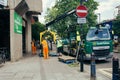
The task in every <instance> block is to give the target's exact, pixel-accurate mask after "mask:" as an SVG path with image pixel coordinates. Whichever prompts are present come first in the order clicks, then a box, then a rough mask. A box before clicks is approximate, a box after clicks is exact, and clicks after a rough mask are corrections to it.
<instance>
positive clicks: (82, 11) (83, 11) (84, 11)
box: [77, 10, 87, 13]
mask: <svg viewBox="0 0 120 80" xmlns="http://www.w3.org/2000/svg"><path fill="white" fill-rule="evenodd" d="M77 12H81V13H87V11H86V10H77Z"/></svg>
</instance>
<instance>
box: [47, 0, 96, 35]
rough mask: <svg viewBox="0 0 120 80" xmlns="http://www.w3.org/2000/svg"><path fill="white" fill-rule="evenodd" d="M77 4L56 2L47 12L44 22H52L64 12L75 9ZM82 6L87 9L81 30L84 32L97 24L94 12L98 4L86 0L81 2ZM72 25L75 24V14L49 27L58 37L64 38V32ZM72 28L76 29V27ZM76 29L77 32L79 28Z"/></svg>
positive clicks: (73, 0) (66, 0) (77, 0)
mask: <svg viewBox="0 0 120 80" xmlns="http://www.w3.org/2000/svg"><path fill="white" fill-rule="evenodd" d="M79 4H80V0H56V4H55V6H53V7H52V8H51V9H48V11H47V16H46V17H45V19H46V22H49V21H51V20H54V19H55V18H56V17H58V16H60V15H62V14H64V13H65V12H68V11H70V10H73V9H76V7H77V6H78V5H79ZM83 4H84V5H86V6H87V8H88V15H87V24H84V25H83V28H84V29H83V30H84V31H85V32H86V31H87V29H88V28H89V26H95V25H96V23H97V20H96V19H97V15H95V13H94V11H95V10H96V9H97V6H98V3H97V2H95V1H94V0H88V1H87V2H83ZM73 24H77V16H76V14H75V13H74V14H73V15H70V16H68V17H66V18H64V19H62V20H60V21H59V22H57V23H54V24H52V25H51V26H50V27H51V29H54V30H56V31H57V33H58V34H59V35H61V36H64V31H65V30H66V29H67V27H68V26H69V25H73ZM74 26H75V27H77V25H74ZM77 29H78V30H79V29H80V27H79V28H77Z"/></svg>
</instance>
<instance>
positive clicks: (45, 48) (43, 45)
mask: <svg viewBox="0 0 120 80" xmlns="http://www.w3.org/2000/svg"><path fill="white" fill-rule="evenodd" d="M42 47H43V56H44V59H48V58H49V53H48V52H49V50H48V43H47V41H46V39H45V38H43V40H42Z"/></svg>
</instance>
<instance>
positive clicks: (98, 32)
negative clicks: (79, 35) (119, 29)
mask: <svg viewBox="0 0 120 80" xmlns="http://www.w3.org/2000/svg"><path fill="white" fill-rule="evenodd" d="M109 39H110V34H109V31H108V29H106V28H105V29H96V28H95V29H90V30H89V31H88V34H87V37H86V40H109Z"/></svg>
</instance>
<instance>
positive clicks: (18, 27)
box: [14, 12, 22, 34]
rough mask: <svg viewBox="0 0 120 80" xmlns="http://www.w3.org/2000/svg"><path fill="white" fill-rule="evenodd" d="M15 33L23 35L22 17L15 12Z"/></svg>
mask: <svg viewBox="0 0 120 80" xmlns="http://www.w3.org/2000/svg"><path fill="white" fill-rule="evenodd" d="M14 32H15V33H18V34H22V17H21V16H20V15H18V14H17V13H16V12H14Z"/></svg>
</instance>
